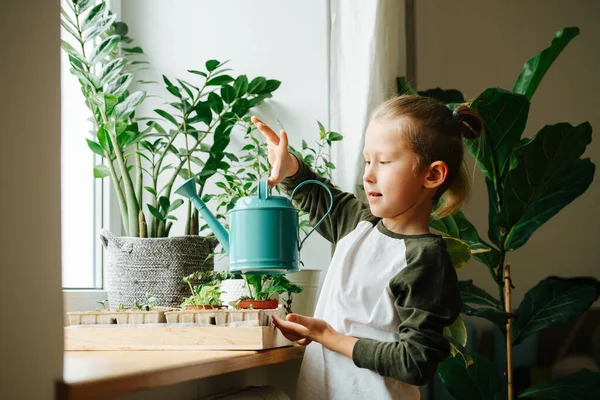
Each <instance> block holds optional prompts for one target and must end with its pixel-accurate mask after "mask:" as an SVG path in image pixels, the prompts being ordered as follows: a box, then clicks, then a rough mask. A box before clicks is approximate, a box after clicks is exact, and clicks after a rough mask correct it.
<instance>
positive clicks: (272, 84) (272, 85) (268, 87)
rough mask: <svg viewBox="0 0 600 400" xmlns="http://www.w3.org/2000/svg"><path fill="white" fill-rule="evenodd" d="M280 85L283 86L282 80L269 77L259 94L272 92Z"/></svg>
mask: <svg viewBox="0 0 600 400" xmlns="http://www.w3.org/2000/svg"><path fill="white" fill-rule="evenodd" d="M279 86H281V82H280V81H277V80H275V79H268V80H267V81H266V82H265V85H264V87H263V88H262V89H260V91H259V92H258V94H267V93H272V92H274V91H275V90H277V89H279Z"/></svg>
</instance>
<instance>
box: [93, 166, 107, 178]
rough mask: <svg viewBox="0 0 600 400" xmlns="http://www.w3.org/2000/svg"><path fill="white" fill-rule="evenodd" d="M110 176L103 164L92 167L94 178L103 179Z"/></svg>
mask: <svg viewBox="0 0 600 400" xmlns="http://www.w3.org/2000/svg"><path fill="white" fill-rule="evenodd" d="M107 176H110V170H109V169H108V167H107V166H106V165H104V164H99V165H96V166H95V167H94V178H105V177H107Z"/></svg>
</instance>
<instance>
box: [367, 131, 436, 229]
mask: <svg viewBox="0 0 600 400" xmlns="http://www.w3.org/2000/svg"><path fill="white" fill-rule="evenodd" d="M399 122H400V121H397V120H396V121H392V122H389V121H372V122H371V123H370V124H369V126H368V127H367V132H366V135H365V147H364V149H363V156H364V160H365V172H364V175H363V185H364V187H365V192H366V193H367V196H368V199H369V205H370V207H371V213H372V214H373V215H375V216H376V217H380V218H394V217H397V216H400V215H402V214H403V213H405V212H406V211H407V210H409V209H411V208H414V207H419V205H420V204H421V203H422V201H423V199H425V198H426V197H427V194H428V193H429V191H428V190H427V188H426V187H425V186H424V180H425V178H426V175H427V171H424V172H420V171H418V170H417V165H418V159H417V155H416V154H415V152H414V151H413V150H412V149H411V148H410V147H408V145H407V144H406V143H405V141H404V140H403V139H402V136H403V133H402V131H401V128H400V129H399V127H402V123H399Z"/></svg>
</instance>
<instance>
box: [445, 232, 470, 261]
mask: <svg viewBox="0 0 600 400" xmlns="http://www.w3.org/2000/svg"><path fill="white" fill-rule="evenodd" d="M444 240H445V242H446V251H447V252H448V254H449V255H450V259H451V260H452V265H453V266H454V268H455V269H460V268H462V267H464V266H465V265H467V263H468V262H469V260H470V259H471V249H469V246H468V245H467V244H466V243H465V242H463V241H462V240H459V239H455V238H453V237H445V238H444Z"/></svg>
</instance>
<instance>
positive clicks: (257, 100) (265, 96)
mask: <svg viewBox="0 0 600 400" xmlns="http://www.w3.org/2000/svg"><path fill="white" fill-rule="evenodd" d="M270 97H272V96H271V93H265V94H259V95H258V96H256V97H253V98H252V99H250V108H252V107H255V106H257V105H259V104H260V103H262V102H263V100H264V99H268V98H270Z"/></svg>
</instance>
